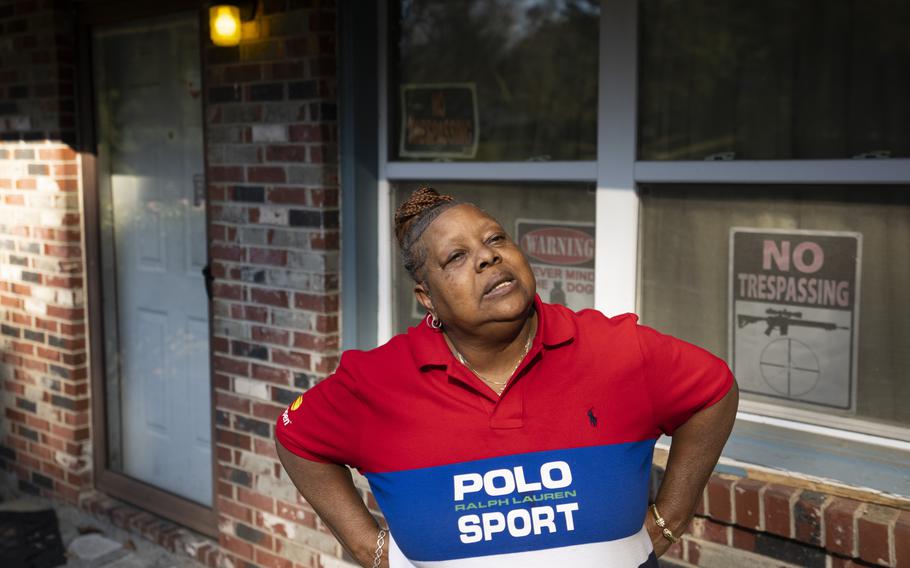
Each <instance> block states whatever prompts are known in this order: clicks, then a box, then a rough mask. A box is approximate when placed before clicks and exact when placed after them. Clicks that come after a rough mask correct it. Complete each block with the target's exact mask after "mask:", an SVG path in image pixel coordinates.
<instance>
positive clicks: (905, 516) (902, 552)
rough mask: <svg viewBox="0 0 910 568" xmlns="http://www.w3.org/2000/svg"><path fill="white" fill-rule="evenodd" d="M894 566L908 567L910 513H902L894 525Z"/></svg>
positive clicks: (909, 559)
mask: <svg viewBox="0 0 910 568" xmlns="http://www.w3.org/2000/svg"><path fill="white" fill-rule="evenodd" d="M894 550H895V552H896V553H897V558H895V565H896V566H910V511H902V512H901V514H900V516H899V517H898V519H897V523H896V524H895V525H894Z"/></svg>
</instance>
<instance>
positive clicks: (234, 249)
mask: <svg viewBox="0 0 910 568" xmlns="http://www.w3.org/2000/svg"><path fill="white" fill-rule="evenodd" d="M209 254H210V255H211V257H212V258H213V259H218V260H230V261H234V262H241V261H243V258H244V250H243V248H241V247H238V246H228V245H212V246H210V247H209Z"/></svg>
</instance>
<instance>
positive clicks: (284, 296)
mask: <svg viewBox="0 0 910 568" xmlns="http://www.w3.org/2000/svg"><path fill="white" fill-rule="evenodd" d="M250 300H251V301H252V302H255V303H257V304H265V305H267V306H275V307H279V308H286V307H288V293H287V292H285V291H284V290H268V289H265V288H252V289H250Z"/></svg>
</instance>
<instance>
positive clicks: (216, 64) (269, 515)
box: [205, 0, 342, 567]
mask: <svg viewBox="0 0 910 568" xmlns="http://www.w3.org/2000/svg"><path fill="white" fill-rule="evenodd" d="M335 28H336V21H335V6H334V4H333V3H330V2H294V1H288V0H266V1H264V2H262V3H260V5H259V9H258V12H257V16H256V19H255V21H254V22H250V23H247V24H244V29H243V32H244V34H243V35H244V39H243V41H242V43H241V45H240V46H239V47H236V48H224V47H214V46H211V47H208V48H207V50H206V53H205V66H206V69H205V76H206V81H207V84H206V102H207V113H206V116H207V119H206V120H207V124H206V128H207V157H208V162H209V168H208V181H209V194H210V199H211V210H210V231H211V246H210V256H211V260H212V268H213V272H214V275H215V277H216V282H215V287H214V291H215V301H214V322H215V324H214V328H215V332H214V337H213V341H212V346H213V350H214V352H215V353H214V371H215V374H214V380H215V387H216V389H217V390H216V408H217V412H216V421H217V456H216V458H217V460H218V472H219V474H218V480H217V493H218V496H217V507H218V511H219V519H220V523H219V530H220V543H221V545H222V547H223V548H224V549H225V552H226V554H227V556H228V558H230V559H231V560H232V561H233V562H234V565H235V566H243V565H244V563H246V562H251V563H255V564H257V565H261V566H286V567H289V566H290V562H291V561H293V562H294V563H295V564H296V565H298V566H319V565H321V564H320V563H322V565H324V564H326V563H328V562H330V560H328V559H330V558H337V557H340V556H341V555H342V551H341V547H340V546H339V545H338V543H337V542H336V541H335V539H334V537H332V535H331V534H330V533H329V532H328V530H327V529H326V528H325V527H324V526H323V525H322V524H321V522H320V521H319V520H318V519H317V518H316V516H315V515H314V513H313V511H312V509H310V508H309V507H308V506H307V505H306V504H305V503H304V502H303V500H302V499H301V498H300V497H299V496H298V494H297V491H296V489H295V488H294V486H293V485H292V484H291V482H290V480H289V479H288V478H287V476H286V474H285V473H284V471H283V470H282V469H281V466H280V464H279V463H278V462H277V456H276V455H275V452H274V438H273V436H274V428H273V425H274V423H275V421H276V419H277V418H278V416H279V414H280V413H281V412H282V411H283V410H284V408H285V407H286V406H287V405H288V404H290V403H291V402H292V401H293V400H294V398H296V397H297V395H298V394H299V393H300V391H301V390H303V389H306V388H308V387H310V386H311V385H313V384H314V383H315V382H316V381H317V380H318V379H319V378H321V377H324V376H325V375H326V374H328V373H329V372H331V371H332V370H334V368H335V366H336V365H337V363H338V354H339V272H338V271H339V212H338V189H339V186H338V127H337V113H338V107H337V86H336V66H337V59H336V30H335Z"/></svg>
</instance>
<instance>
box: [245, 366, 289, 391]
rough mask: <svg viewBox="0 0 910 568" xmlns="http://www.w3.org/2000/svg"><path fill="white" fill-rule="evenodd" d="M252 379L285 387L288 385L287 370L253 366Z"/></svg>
mask: <svg viewBox="0 0 910 568" xmlns="http://www.w3.org/2000/svg"><path fill="white" fill-rule="evenodd" d="M253 377H254V378H257V379H259V380H261V381H268V382H270V383H275V384H279V385H282V386H287V385H289V384H290V372H289V371H288V370H287V369H277V368H275V367H266V366H265V365H256V364H255V363H254V364H253Z"/></svg>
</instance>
